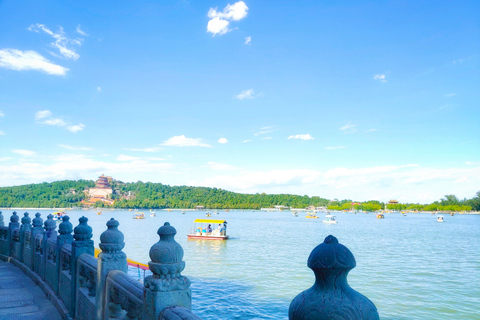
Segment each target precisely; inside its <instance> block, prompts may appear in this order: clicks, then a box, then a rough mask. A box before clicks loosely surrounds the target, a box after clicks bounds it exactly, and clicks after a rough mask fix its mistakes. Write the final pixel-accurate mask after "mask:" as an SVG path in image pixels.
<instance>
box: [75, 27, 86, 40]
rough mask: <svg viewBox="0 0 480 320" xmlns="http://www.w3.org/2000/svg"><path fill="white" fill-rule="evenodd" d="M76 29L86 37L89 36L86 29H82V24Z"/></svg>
mask: <svg viewBox="0 0 480 320" xmlns="http://www.w3.org/2000/svg"><path fill="white" fill-rule="evenodd" d="M76 31H77V32H78V33H79V34H81V35H82V36H84V37H86V36H88V34H87V33H86V32H85V31H83V30H82V29H80V25H78V26H77V29H76Z"/></svg>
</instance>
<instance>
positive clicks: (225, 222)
mask: <svg viewBox="0 0 480 320" xmlns="http://www.w3.org/2000/svg"><path fill="white" fill-rule="evenodd" d="M223 231H227V221H224V222H223Z"/></svg>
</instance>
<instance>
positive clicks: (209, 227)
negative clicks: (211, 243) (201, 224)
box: [207, 224, 212, 233]
mask: <svg viewBox="0 0 480 320" xmlns="http://www.w3.org/2000/svg"><path fill="white" fill-rule="evenodd" d="M207 233H212V225H210V224H209V225H208V227H207Z"/></svg>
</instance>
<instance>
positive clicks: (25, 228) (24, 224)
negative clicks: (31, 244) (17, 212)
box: [18, 212, 32, 267]
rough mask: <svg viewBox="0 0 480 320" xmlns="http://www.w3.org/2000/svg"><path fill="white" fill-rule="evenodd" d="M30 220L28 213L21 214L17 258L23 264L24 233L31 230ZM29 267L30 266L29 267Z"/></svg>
mask: <svg viewBox="0 0 480 320" xmlns="http://www.w3.org/2000/svg"><path fill="white" fill-rule="evenodd" d="M31 223H32V219H30V217H29V216H28V212H25V213H24V214H23V218H22V225H21V226H20V256H19V257H18V258H19V259H18V260H20V262H24V261H25V259H24V258H23V249H24V248H25V232H28V231H31V230H32V226H31ZM30 267H31V266H30Z"/></svg>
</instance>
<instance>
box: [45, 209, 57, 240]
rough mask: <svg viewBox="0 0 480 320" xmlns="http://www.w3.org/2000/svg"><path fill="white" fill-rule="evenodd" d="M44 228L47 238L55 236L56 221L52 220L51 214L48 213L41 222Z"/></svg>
mask: <svg viewBox="0 0 480 320" xmlns="http://www.w3.org/2000/svg"><path fill="white" fill-rule="evenodd" d="M43 225H44V228H45V237H47V238H55V237H56V236H57V231H56V230H55V229H56V228H57V222H55V220H53V215H51V214H49V215H48V216H47V220H46V221H45V223H44V224H43Z"/></svg>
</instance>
